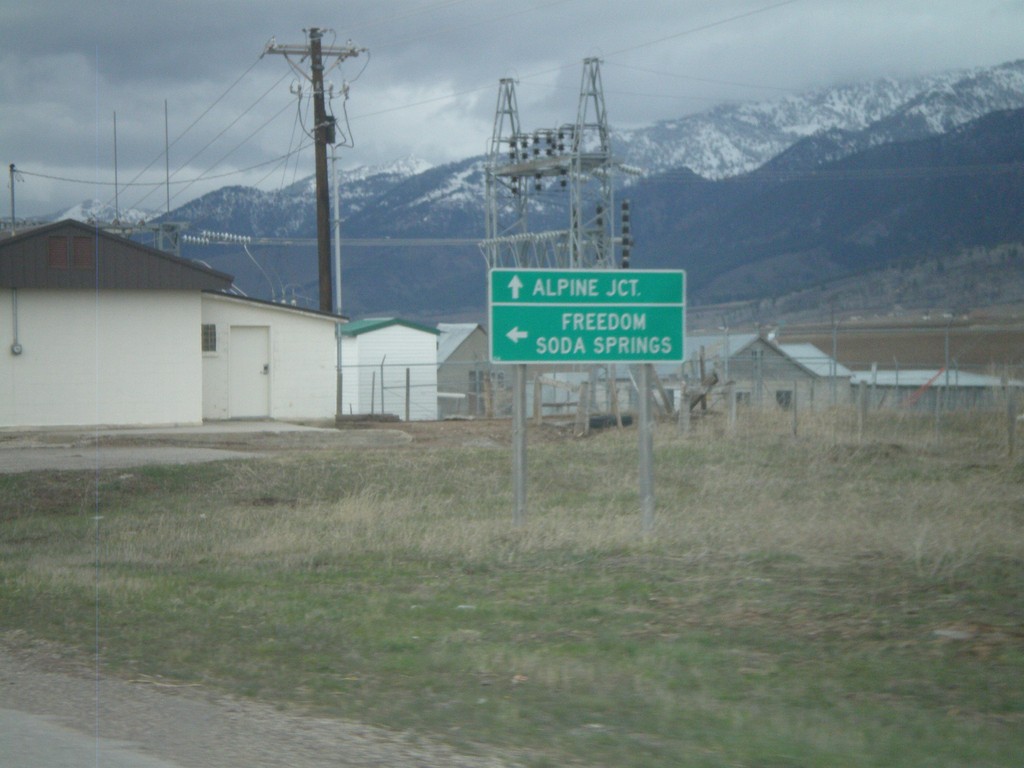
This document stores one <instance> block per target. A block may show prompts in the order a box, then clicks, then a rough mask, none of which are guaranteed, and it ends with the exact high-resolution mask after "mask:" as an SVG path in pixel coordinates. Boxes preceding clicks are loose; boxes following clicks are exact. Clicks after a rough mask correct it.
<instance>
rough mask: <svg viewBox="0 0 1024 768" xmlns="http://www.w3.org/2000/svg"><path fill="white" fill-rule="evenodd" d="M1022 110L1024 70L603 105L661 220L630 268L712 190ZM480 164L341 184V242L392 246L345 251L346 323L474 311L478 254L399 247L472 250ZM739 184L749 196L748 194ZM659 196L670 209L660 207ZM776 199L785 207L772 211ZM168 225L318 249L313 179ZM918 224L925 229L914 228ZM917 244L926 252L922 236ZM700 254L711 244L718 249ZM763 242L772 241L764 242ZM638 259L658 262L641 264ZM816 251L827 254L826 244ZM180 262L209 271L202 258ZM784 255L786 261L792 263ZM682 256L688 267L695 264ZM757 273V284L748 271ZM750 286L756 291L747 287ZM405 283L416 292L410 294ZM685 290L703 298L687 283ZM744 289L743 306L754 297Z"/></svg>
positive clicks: (479, 222) (197, 204) (541, 221)
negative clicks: (728, 101)
mask: <svg viewBox="0 0 1024 768" xmlns="http://www.w3.org/2000/svg"><path fill="white" fill-rule="evenodd" d="M1022 108H1024V60H1021V61H1016V62H1010V63H1007V64H1003V65H1000V66H996V67H990V68H983V69H974V70H970V71H959V72H952V73H945V74H940V75H935V76H931V77H923V78H916V79H909V80H896V79H884V80H877V81H873V82H868V83H862V84H850V85H845V86H841V87H836V88H829V89H822V90H817V91H813V92H809V93H804V94H793V95H790V96H786V97H784V98H781V99H777V100H773V101H765V102H758V103H745V104H733V105H724V106H720V107H717V108H715V109H712V110H709V111H707V112H704V113H701V114H697V115H691V116H688V117H683V118H680V119H678V120H669V121H662V122H659V123H657V124H654V125H651V126H647V127H643V128H635V129H630V130H621V131H615V130H614V123H615V108H614V102H613V101H610V102H609V104H608V114H609V119H610V121H611V123H612V125H613V136H612V143H613V151H614V153H615V155H616V157H618V158H620V159H621V160H622V161H623V162H624V163H626V164H628V165H631V166H635V167H639V168H641V169H643V171H644V175H643V176H642V177H640V178H634V179H632V180H627V179H624V180H623V183H624V184H625V183H629V184H631V185H632V186H633V189H631V190H630V191H629V192H628V194H629V196H630V197H634V196H635V198H634V199H635V201H636V202H638V203H639V202H640V201H641V200H643V201H646V204H647V206H648V207H649V209H650V210H652V211H653V210H658V211H659V216H657V217H648V216H645V214H644V211H641V210H636V209H635V212H634V225H635V226H634V237H635V239H636V241H637V246H636V248H635V249H634V261H635V262H636V263H637V265H638V266H639V265H640V263H641V262H643V263H646V264H647V265H648V266H650V265H654V264H655V263H657V264H659V265H661V266H669V265H670V264H669V262H670V261H671V258H672V257H671V253H668V252H663V251H664V250H665V249H669V250H670V251H671V250H674V251H678V250H679V248H678V246H672V243H674V242H676V243H677V242H678V238H677V237H674V235H673V232H674V229H673V228H674V227H676V226H678V224H679V222H680V221H683V220H686V219H689V220H691V221H697V220H699V219H703V218H704V217H705V213H706V210H707V208H708V206H709V205H710V206H714V205H720V204H721V205H738V203H737V200H738V199H739V198H738V197H737V196H736V195H734V194H733V192H732V190H728V189H726V188H725V187H722V186H721V185H720V184H717V183H716V180H723V179H735V178H741V179H747V178H749V179H750V180H751V181H753V180H757V182H758V184H760V185H762V186H763V185H766V184H767V185H778V184H781V183H784V182H785V181H786V180H787V179H788V178H791V175H792V174H793V173H794V172H795V173H796V176H797V177H799V176H800V174H801V173H803V172H806V171H807V170H810V169H815V170H817V169H820V168H825V167H826V166H828V164H834V163H837V162H839V161H842V160H843V159H844V158H847V157H853V156H859V154H860V153H864V152H866V151H868V150H871V149H873V148H880V147H885V146H888V145H898V144H901V143H912V142H915V141H923V140H927V139H928V138H930V137H941V136H944V135H947V134H950V133H951V132H955V129H957V128H958V127H959V126H965V125H968V124H970V123H971V122H972V121H976V120H977V119H979V118H981V117H983V116H985V115H988V114H990V113H994V112H998V111H1000V110H1014V109H1022ZM485 162H486V158H484V157H479V156H478V157H471V158H467V159H465V160H461V161H457V162H453V163H449V164H447V165H444V166H437V167H427V166H426V164H425V163H421V162H418V161H415V160H412V159H406V160H403V161H399V162H398V163H396V164H393V165H391V166H387V167H378V168H362V169H355V170H352V171H348V172H346V173H345V174H344V176H343V178H342V180H341V185H340V191H341V193H340V198H341V199H340V204H341V210H342V218H343V219H344V224H343V231H344V233H345V235H344V236H345V237H346V238H356V239H358V238H372V239H375V240H381V239H387V238H393V239H395V240H396V244H395V245H394V246H391V247H388V248H386V249H380V250H368V249H361V248H356V249H350V250H349V255H348V257H347V260H346V261H345V264H346V266H345V267H344V269H347V270H354V272H352V273H351V274H350V275H347V276H346V278H345V285H346V291H347V295H348V296H350V297H352V298H353V300H352V301H351V302H350V303H349V307H350V311H353V312H356V313H359V312H364V313H365V312H380V313H384V312H398V313H403V314H406V315H418V316H420V317H424V316H429V315H430V313H431V312H432V311H433V312H434V313H436V314H435V316H437V315H441V314H443V313H444V312H445V310H446V309H448V310H450V309H451V308H452V307H453V306H456V307H459V308H464V307H467V306H468V305H469V304H471V303H472V302H473V301H477V300H479V301H482V298H481V297H482V293H481V292H480V291H479V290H478V289H477V288H478V287H477V288H473V289H472V290H471V289H470V287H469V284H470V283H473V284H474V285H475V282H474V281H476V282H480V284H482V280H483V278H482V271H483V260H482V257H481V255H480V253H479V251H478V250H477V249H474V248H458V249H455V250H451V249H449V250H448V251H447V252H444V251H443V249H441V248H440V247H438V248H437V249H431V248H426V247H423V245H422V243H420V244H418V247H414V246H411V245H410V246H403V245H401V244H400V243H399V242H397V241H401V240H402V239H407V240H408V239H416V238H419V239H424V240H427V241H429V239H431V238H446V239H449V240H452V239H459V240H462V241H471V240H473V239H476V238H481V237H483V233H484V232H483V231H484V208H485V199H484V172H483V170H484V164H485ZM883 173H884V171H883ZM731 184H732V183H731V182H730V185H731ZM732 186H735V185H732ZM741 186H743V187H745V188H746V189H748V190H753V189H754V188H755V187H756V185H753V184H743V185H741ZM823 193H824V188H822V189H821V190H819V192H816V193H812V194H811V195H810V198H808V199H810V200H811V201H813V200H814V198H815V195H816V194H823ZM744 194H745V195H746V200H747V202H746V204H747V205H757V204H759V203H757V201H756V195H754V194H753V192H751V193H750V194H747V193H744ZM659 195H668V196H671V198H672V199H671V200H668V201H664V205H662V204H661V201H659V198H658V196H659ZM557 197H558V195H557V190H556V191H554V192H552V193H551V195H550V198H549V197H548V196H546V195H534V196H532V197H531V204H536V205H537V206H538V208H537V211H536V212H537V214H538V215H537V216H534V214H533V212H531V220H530V223H531V227H533V228H536V229H546V228H552V227H555V228H563V226H564V218H565V202H564V201H560V200H559V199H556V198H557ZM740 197H743V196H742V195H741V196H740ZM783 198H785V195H783V196H782V198H780V199H783ZM848 202H849V201H847V203H848ZM854 202H855V201H854ZM770 210H771V206H768V208H766V209H765V211H766V212H768V213H770ZM762 213H763V212H761V211H759V212H758V214H759V215H758V217H757V219H758V221H761V220H762V219H763V216H762V215H761V214H762ZM786 215H788V216H790V218H789V219H787V223H786V226H787V232H789V233H790V234H792V228H793V227H795V226H797V225H798V223H799V221H800V220H801V217H800V216H799V215H793V212H788V213H786ZM880 215H881V214H879V213H878V212H877V211H875V212H873V213H872V216H875V217H876V218H877V217H878V216H880ZM951 215H956V214H955V213H953V214H951ZM713 216H714V217H717V220H721V221H726V220H728V215H727V213H723V212H722V211H721V210H719V211H716V212H714V214H713ZM169 218H171V219H174V220H177V221H188V222H191V223H192V226H193V228H194V229H203V228H206V229H213V230H217V231H228V232H233V233H237V234H249V235H254V236H264V237H281V238H284V237H313V236H314V235H315V204H314V192H313V180H312V178H311V177H310V178H306V179H302V180H300V181H297V182H296V183H294V184H292V185H291V186H288V187H284V188H282V189H280V190H276V191H270V192H261V191H258V190H253V189H248V188H241V187H229V188H225V189H221V190H218V191H216V192H213V193H211V194H208V195H205V196H204V197H202V198H199V199H198V200H195V201H193V202H192V203H189V204H188V205H186V206H184V207H182V208H180V209H178V210H177V211H174V212H172V214H171V215H170V217H169ZM752 220H753V219H752V218H751V217H750V216H749V215H748V216H747V217H746V218H745V219H743V218H741V219H740V220H739V221H740V223H741V224H742V223H743V222H745V221H746V222H749V221H752ZM641 224H643V225H644V227H645V229H642V228H641ZM914 225H915V226H923V224H922V222H921V221H917V220H915V224H914ZM687 226H689V225H688V224H687ZM765 226H767V225H765ZM718 232H719V235H720V236H721V237H726V239H727V240H729V241H730V242H731V241H732V240H735V241H736V242H737V243H738V242H739V239H738V233H737V231H736V229H735V227H734V228H733V229H728V228H725V229H722V230H718ZM723 232H724V233H726V234H721V233H723ZM730 232H731V233H732V235H729V234H728V233H730ZM696 234H698V235H699V234H700V231H697V232H696ZM716 236H718V235H716ZM751 236H752V237H753V236H754V235H751ZM915 237H916V236H914V235H908V236H907V237H906V238H903V240H900V238H898V237H895V239H894V240H893V242H896V241H900V242H903V241H905V242H908V243H912V242H915ZM719 239H720V238H719ZM916 240H917V241H921V242H923V240H921V238H916ZM707 242H709V243H710V245H714V242H717V241H714V239H712V240H711V241H707ZM770 242H771V240H770V238H769V239H768V240H766V241H765V243H767V244H770ZM965 242H966V241H965ZM723 244H724V243H723ZM645 247H646V248H650V249H652V251H656V252H652V251H648V252H647V253H645V252H644V249H645ZM709 247H710V246H709ZM818 247H819V248H827V247H828V245H827V244H826V243H824V242H822V244H820V245H819V246H818ZM908 248H909V249H910V250H912V248H911V247H910V246H908ZM734 250H736V253H735V254H732V256H731V258H732V261H733V262H734V263H732V264H731V266H730V269H733V270H735V269H737V268H738V266H739V262H738V261H736V260H737V259H740V258H741V256H742V253H740V251H743V252H747V251H748V250H749V249H746V248H739V249H734ZM910 250H906V251H905V252H903V251H899V250H894V251H893V252H892V253H889V254H888V255H887V256H886V258H902V257H906V256H908V254H909V253H910ZM435 251H436V252H435ZM768 251H770V248H769V249H768ZM768 251H765V249H764V248H759V251H758V252H759V254H760V255H759V256H758V257H757V258H767V257H768ZM188 255H194V256H196V257H198V258H203V259H207V260H213V261H215V260H216V259H214V258H212V257H211V255H210V253H209V252H203V253H195V254H191V253H190V254H188ZM782 255H783V254H779V256H782ZM791 255H792V254H785V256H786V258H787V259H789V258H790V256H791ZM268 258H269V257H268ZM687 258H688V259H693V258H697V256H696V255H694V254H691V255H689V256H687ZM705 258H706V259H707V260H708V261H709V262H711V261H714V259H715V257H714V256H713V254H710V253H709V254H708V255H707V256H706V257H705ZM752 258H753V257H752ZM794 258H795V257H794ZM242 260H244V262H243V261H242ZM248 261H249V259H248V256H247V255H246V254H242V255H241V257H240V259H239V260H236V261H235V262H223V263H218V264H216V266H218V268H221V269H224V270H225V271H227V272H229V273H233V274H236V275H238V276H239V284H240V285H241V286H242V287H243V288H245V289H246V290H247V291H249V292H250V293H253V294H254V295H260V290H259V288H258V286H252V287H251V289H250V287H249V286H246V285H245V284H244V277H243V273H244V270H245V264H246V263H247V262H248ZM307 262H308V263H307ZM279 263H280V265H281V266H280V269H282V270H288V271H289V274H287V275H283V276H282V277H281V282H282V283H292V284H303V285H312V284H313V283H314V282H315V280H316V274H315V263H314V261H312V260H309V259H305V258H303V259H296V258H286V257H284V256H280V257H279ZM786 263H787V264H788V263H789V262H788V261H787V262H786ZM794 263H795V261H794ZM398 264H401V266H397V265H398ZM249 266H250V267H251V265H249ZM679 266H685V267H686V268H687V269H691V268H692V269H693V275H694V278H696V277H697V275H698V274H701V273H703V274H705V275H706V279H707V280H709V281H710V280H712V279H714V278H715V277H716V274H717V273H716V272H715V269H716V268H714V267H713V266H709V265H708V264H701V265H700V268H699V269H698V268H697V266H698V265H697V264H691V263H687V264H680V265H679ZM846 268H847V267H846V266H844V267H843V269H846ZM787 269H789V268H788V267H787ZM752 274H759V273H757V271H756V270H754V271H753V273H752ZM789 274H792V272H790V273H789ZM801 274H802V275H803V276H804V278H806V279H812V278H814V276H815V271H814V269H813V268H811V267H807V268H803V269H802V272H801ZM758 280H760V278H757V279H755V281H754V283H753V284H752V285H755V286H756V284H757V283H758ZM408 284H412V285H413V286H414V287H413V288H412V289H408ZM709 284H710V283H709ZM691 285H692V286H693V287H694V288H695V289H696V288H698V287H699V283H698V281H697V280H696V279H695V280H694V281H692V283H691ZM718 285H719V286H721V281H719V283H718ZM748 287H749V286H748ZM750 290H753V289H752V288H751V289H750ZM750 290H747V291H746V292H745V295H750ZM477 294H480V295H479V296H477ZM728 295H730V294H729V292H728V291H724V292H723V291H719V292H717V293H716V297H717V298H720V299H722V300H724V298H727V296H728ZM695 296H696V294H695ZM474 297H476V298H474ZM432 308H433V309H432Z"/></svg>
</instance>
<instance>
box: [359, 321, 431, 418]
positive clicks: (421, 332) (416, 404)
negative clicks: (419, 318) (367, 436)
mask: <svg viewBox="0 0 1024 768" xmlns="http://www.w3.org/2000/svg"><path fill="white" fill-rule="evenodd" d="M339 333H340V335H341V391H342V395H341V402H342V414H343V415H346V416H367V415H392V416H398V417H399V418H400V419H403V420H405V421H433V420H435V419H437V337H438V335H439V331H438V330H437V329H436V328H431V327H430V326H426V325H420V324H419V323H414V322H410V321H408V320H402V319H400V318H396V317H385V318H375V319H367V320H357V321H355V322H351V323H346V324H345V325H343V326H341V327H340V328H339Z"/></svg>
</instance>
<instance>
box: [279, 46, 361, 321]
mask: <svg viewBox="0 0 1024 768" xmlns="http://www.w3.org/2000/svg"><path fill="white" fill-rule="evenodd" d="M324 31H325V30H323V29H321V28H319V27H310V28H309V30H308V33H307V34H308V37H309V42H308V44H306V45H278V44H277V43H276V42H275V41H274V40H273V39H271V41H270V42H269V43H268V44H267V47H266V48H265V49H264V51H263V52H264V54H267V53H277V54H281V55H282V56H284V57H285V58H286V59H287V60H288V63H289V64H290V65H291V66H292V69H294V70H295V71H296V72H298V73H299V74H301V75H302V76H303V77H304V78H306V79H307V80H309V82H310V84H311V85H312V87H313V120H314V123H315V124H314V126H313V144H314V156H315V163H316V240H317V265H318V277H319V285H320V311H321V312H332V311H333V310H334V306H335V302H334V300H333V299H332V295H331V294H332V290H331V210H330V191H329V187H328V180H327V145H328V144H332V145H333V144H334V143H335V125H334V118H333V117H328V116H327V108H326V105H325V103H324V74H325V68H324V58H325V57H333V58H334V59H335V63H334V65H332V67H333V66H336V65H338V64H340V63H341V62H342V61H344V60H345V59H348V58H352V57H354V56H358V55H359V54H360V53H362V52H364V51H365V50H366V49H365V48H355V47H353V46H351V45H345V46H327V47H326V48H325V47H324V46H323V43H322V38H323V35H324ZM292 56H297V57H299V60H300V61H302V60H304V59H305V58H306V57H309V62H310V71H309V74H307V73H306V72H305V71H304V70H303V69H301V68H300V67H299V65H298V64H296V63H295V61H293V60H292V58H291V57H292ZM339 268H340V265H339ZM338 298H339V299H340V297H338ZM338 304H339V306H340V301H339V302H338Z"/></svg>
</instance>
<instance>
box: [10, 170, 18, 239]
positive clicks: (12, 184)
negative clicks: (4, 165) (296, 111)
mask: <svg viewBox="0 0 1024 768" xmlns="http://www.w3.org/2000/svg"><path fill="white" fill-rule="evenodd" d="M9 170H10V173H11V236H12V237H13V236H14V235H16V234H17V232H15V231H14V228H15V226H16V224H15V222H16V221H17V220H16V219H15V218H14V174H16V173H17V169H16V168H15V167H14V163H11V166H10V169H9Z"/></svg>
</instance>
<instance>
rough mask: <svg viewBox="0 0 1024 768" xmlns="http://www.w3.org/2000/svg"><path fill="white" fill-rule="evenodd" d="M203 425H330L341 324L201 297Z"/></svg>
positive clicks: (285, 309) (248, 302)
mask: <svg viewBox="0 0 1024 768" xmlns="http://www.w3.org/2000/svg"><path fill="white" fill-rule="evenodd" d="M202 306H203V311H202V322H203V327H202V355H203V357H202V360H203V418H204V419H241V418H246V419H253V418H270V419H283V420H287V419H292V420H296V419H298V420H316V419H333V418H334V415H335V412H336V411H337V402H338V398H337V391H338V348H337V341H336V335H335V329H336V328H337V327H339V326H338V318H337V317H335V316H333V315H328V314H325V313H322V312H315V311H313V310H304V309H297V308H295V307H289V306H286V305H281V304H271V303H269V302H263V301H254V300H252V299H244V298H239V297H237V296H229V295H225V294H221V293H211V292H207V293H204V294H203V304H202Z"/></svg>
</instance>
